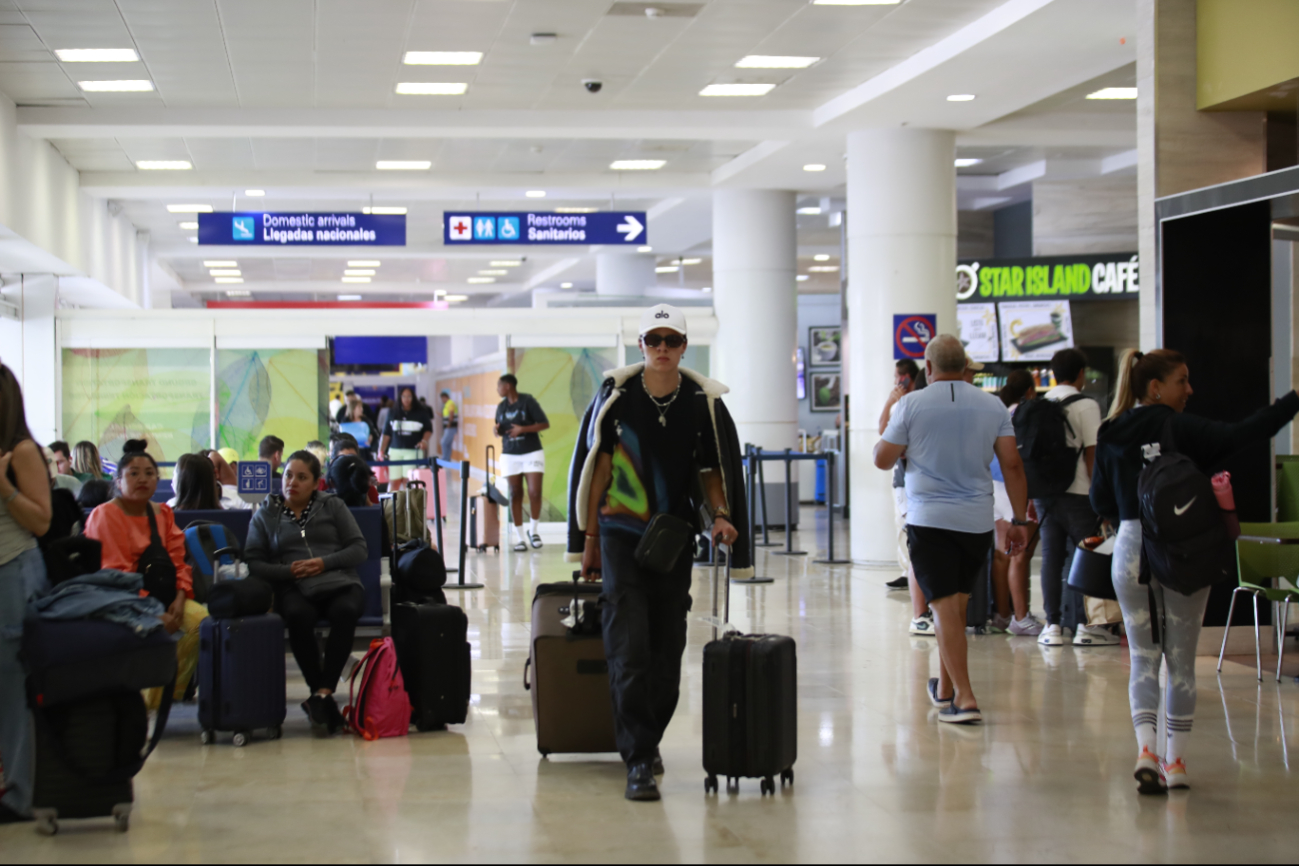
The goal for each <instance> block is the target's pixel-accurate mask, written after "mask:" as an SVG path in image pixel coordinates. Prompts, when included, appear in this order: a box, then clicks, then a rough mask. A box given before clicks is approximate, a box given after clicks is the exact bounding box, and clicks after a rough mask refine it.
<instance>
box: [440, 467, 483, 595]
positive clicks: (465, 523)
mask: <svg viewBox="0 0 1299 866" xmlns="http://www.w3.org/2000/svg"><path fill="white" fill-rule="evenodd" d="M468 530H469V461H468V460H461V461H460V580H459V582H457V583H452V584H448V586H449V587H450V588H451V589H482V588H483V585H482V584H481V583H465V551H466V550H467V549H468V537H467V533H468Z"/></svg>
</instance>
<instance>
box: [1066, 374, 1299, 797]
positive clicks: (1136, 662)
mask: <svg viewBox="0 0 1299 866" xmlns="http://www.w3.org/2000/svg"><path fill="white" fill-rule="evenodd" d="M1192 393H1193V391H1192V389H1191V382H1190V371H1189V370H1188V368H1187V365H1186V358H1185V357H1183V356H1182V355H1181V354H1180V353H1178V352H1174V351H1172V350H1170V349H1155V350H1152V351H1150V352H1146V353H1144V354H1142V353H1141V352H1138V351H1137V350H1135V349H1128V350H1127V351H1125V352H1124V353H1123V356H1122V358H1121V359H1120V361H1119V375H1118V382H1117V385H1116V391H1115V395H1114V405H1113V407H1112V408H1111V409H1110V414H1109V417H1108V418H1107V419H1106V421H1105V423H1104V424H1102V425H1101V429H1100V435H1099V437H1098V440H1097V443H1096V467H1095V471H1094V473H1093V474H1092V488H1091V503H1092V508H1093V509H1094V510H1095V511H1096V513H1097V514H1099V515H1100V516H1102V517H1104V518H1106V519H1107V520H1109V521H1110V522H1111V523H1117V524H1118V527H1119V533H1118V539H1117V541H1116V544H1115V548H1114V565H1113V572H1112V574H1113V577H1114V590H1115V593H1116V594H1117V595H1118V598H1119V606H1120V607H1121V608H1122V609H1123V625H1124V628H1125V629H1126V631H1127V636H1128V645H1129V647H1130V648H1131V656H1132V658H1131V662H1132V668H1131V674H1130V676H1129V680H1128V700H1129V701H1130V703H1131V707H1132V724H1133V727H1134V728H1135V729H1136V734H1137V748H1138V751H1139V756H1138V758H1137V766H1136V770H1135V771H1134V773H1133V775H1134V777H1135V778H1136V780H1137V790H1138V791H1139V792H1140V793H1142V794H1159V793H1163V792H1165V791H1167V790H1168V789H1169V788H1189V787H1190V783H1189V781H1188V777H1187V773H1186V761H1185V757H1186V743H1187V740H1188V739H1189V737H1190V733H1191V724H1192V721H1193V720H1194V717H1195V698H1196V689H1195V650H1196V645H1197V643H1198V642H1199V638H1200V626H1201V624H1202V623H1203V620H1204V608H1205V604H1206V603H1207V601H1208V599H1209V589H1208V588H1205V589H1202V590H1200V591H1198V592H1195V593H1192V594H1191V595H1183V594H1181V593H1180V592H1176V591H1173V590H1171V589H1165V588H1164V587H1163V586H1161V585H1160V583H1159V581H1158V580H1156V579H1155V578H1153V577H1151V578H1150V579H1149V585H1144V584H1142V583H1141V543H1142V542H1141V506H1140V503H1139V502H1138V498H1137V479H1138V477H1139V476H1140V475H1141V471H1142V469H1144V468H1145V467H1146V465H1147V464H1149V463H1151V462H1153V461H1154V460H1156V459H1157V458H1158V457H1159V456H1160V452H1161V449H1162V444H1161V443H1162V440H1163V433H1164V428H1165V426H1167V427H1169V429H1170V432H1171V433H1172V440H1173V442H1175V443H1176V446H1177V451H1178V453H1180V454H1184V455H1185V456H1187V457H1189V458H1190V459H1191V460H1193V461H1194V462H1195V464H1196V466H1197V467H1199V469H1200V470H1201V471H1202V472H1205V473H1206V474H1212V472H1213V471H1214V469H1215V468H1216V467H1217V466H1218V464H1220V463H1222V461H1224V460H1225V459H1227V458H1228V457H1230V456H1231V455H1232V454H1235V453H1236V452H1237V451H1240V450H1241V449H1242V448H1246V447H1248V446H1250V445H1255V444H1258V443H1260V442H1265V441H1267V440H1268V439H1270V438H1271V437H1273V436H1275V435H1276V434H1277V431H1279V430H1280V429H1281V428H1282V427H1284V426H1285V425H1286V424H1288V423H1289V422H1290V419H1291V418H1293V417H1294V416H1295V414H1296V413H1299V394H1295V392H1293V391H1291V392H1290V393H1289V394H1286V395H1285V396H1284V397H1282V398H1281V399H1280V400H1277V401H1276V402H1275V403H1273V404H1272V405H1271V406H1269V407H1267V408H1265V409H1261V410H1259V411H1258V412H1256V413H1254V414H1253V415H1251V416H1250V417H1249V418H1246V419H1245V420H1244V421H1241V422H1239V423H1236V424H1226V423H1223V422H1220V421H1212V420H1210V419H1208V418H1203V417H1200V416H1198V415H1187V414H1185V409H1186V403H1187V401H1188V400H1189V399H1190V397H1191V394H1192ZM1152 599H1153V601H1154V606H1155V609H1156V611H1157V612H1158V614H1159V615H1160V622H1161V628H1160V642H1159V643H1155V642H1154V638H1153V633H1152V628H1151V626H1152V623H1151V614H1152V611H1151V606H1152V605H1151V600H1152ZM1161 661H1167V663H1168V685H1167V690H1166V693H1165V696H1164V701H1165V707H1164V711H1165V714H1166V717H1167V720H1168V738H1167V743H1166V750H1165V751H1164V754H1163V756H1162V757H1161V756H1160V753H1159V752H1160V749H1159V743H1158V742H1157V730H1158V719H1159V699H1160V688H1159V668H1160V662H1161Z"/></svg>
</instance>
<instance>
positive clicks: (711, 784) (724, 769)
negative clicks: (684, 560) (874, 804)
mask: <svg viewBox="0 0 1299 866" xmlns="http://www.w3.org/2000/svg"><path fill="white" fill-rule="evenodd" d="M721 556H722V545H718V550H717V561H716V563H715V564H714V566H713V621H714V625H713V638H714V639H713V640H712V641H710V642H709V643H708V644H706V645H705V646H704V771H705V772H707V773H708V776H707V778H706V779H705V780H704V791H705V792H709V791H712V792H716V791H717V777H718V776H725V777H726V787H727V790H731V789H732V787H735V788H738V787H739V780H740V779H741V778H760V779H762V785H761V789H762V793H763V794H775V793H776V782H775V778H776V777H777V776H779V777H780V784H781V787H784V785H785V783H786V782H788V783H789V784H791V785H792V784H794V761H795V760H797V758H798V677H797V669H798V660H797V655H796V652H795V645H794V639H793V638H791V637H786V636H784V635H774V634H752V635H744V634H739V633H735V632H732V633H728V634H725V635H723V636H722V637H721V638H720V639H718V638H717V598H718V593H719V587H718V575H719V572H720V570H721V569H720V560H721ZM726 558H727V567H726V613H725V617H724V619H723V622H726V621H728V620H729V619H730V607H731V605H730V571H731V569H730V553H729V549H728V550H727V556H726Z"/></svg>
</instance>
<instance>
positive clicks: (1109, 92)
mask: <svg viewBox="0 0 1299 866" xmlns="http://www.w3.org/2000/svg"><path fill="white" fill-rule="evenodd" d="M1087 98H1088V99H1136V98H1137V89H1136V88H1135V87H1102V88H1101V89H1100V90H1097V91H1096V92H1094V93H1089V94H1087Z"/></svg>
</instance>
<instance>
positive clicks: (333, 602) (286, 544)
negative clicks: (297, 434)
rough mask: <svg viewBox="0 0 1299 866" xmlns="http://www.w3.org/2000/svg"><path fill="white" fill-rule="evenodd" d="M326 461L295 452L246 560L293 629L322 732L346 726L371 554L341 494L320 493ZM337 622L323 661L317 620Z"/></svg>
mask: <svg viewBox="0 0 1299 866" xmlns="http://www.w3.org/2000/svg"><path fill="white" fill-rule="evenodd" d="M319 482H320V461H319V460H317V459H316V456H315V455H314V454H312V453H311V452H309V451H295V452H294V453H293V454H291V455H290V456H289V462H288V463H286V464H285V466H284V478H283V480H282V491H283V492H282V494H272V495H271V496H270V497H269V498H268V499H267V500H266V502H265V503H264V504H263V505H262V507H261V508H259V509H258V510H257V513H256V514H254V515H253V520H252V524H251V525H250V526H249V527H248V544H247V546H245V548H244V558H245V559H246V560H247V562H248V572H249V574H251V575H252V576H253V577H258V578H261V579H262V580H265V581H268V582H269V583H270V584H271V586H272V587H273V588H274V590H275V609H276V611H278V612H279V614H280V616H282V617H284V621H285V623H286V624H287V625H288V629H289V643H290V645H291V646H292V647H293V657H294V658H295V659H297V662H298V667H299V668H301V669H302V675H303V677H304V678H305V679H306V681H307V687H308V688H309V689H311V697H309V698H308V699H307V700H306V701H303V703H302V709H303V711H304V712H306V714H307V717H308V718H309V719H310V720H311V726H312V729H313V730H314V731H315V732H316V733H317V734H318V735H319V734H323V733H325V732H328V733H336V732H338V731H339V730H342V729H343V727H344V723H343V715H342V713H340V712H339V710H338V704H337V703H336V702H335V700H334V690H335V689H336V688H337V687H338V679H339V677H340V676H341V675H342V673H343V665H345V664H346V663H347V657H348V656H349V655H350V654H351V652H352V639H353V638H354V637H355V635H356V623H357V621H358V620H360V618H361V614H362V613H364V612H365V589H364V588H363V587H362V586H361V578H360V577H359V576H358V575H357V573H356V567H357V566H358V565H360V564H361V563H362V562H363V561H364V560H365V558H366V556H367V550H366V545H365V537H364V536H363V535H362V534H361V529H360V527H359V526H357V524H356V519H355V518H354V517H353V516H352V512H351V511H349V510H348V508H347V506H346V505H344V504H343V501H342V500H341V499H339V498H338V497H337V496H334V495H332V494H329V493H322V492H320V491H319V490H317V489H316V487H317V484H318V483H319ZM322 619H323V620H327V621H328V622H329V639H328V640H327V641H326V643H325V654H324V660H323V663H322V660H321V656H320V650H319V648H318V647H317V646H316V633H315V627H316V623H317V622H319V621H320V620H322Z"/></svg>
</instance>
